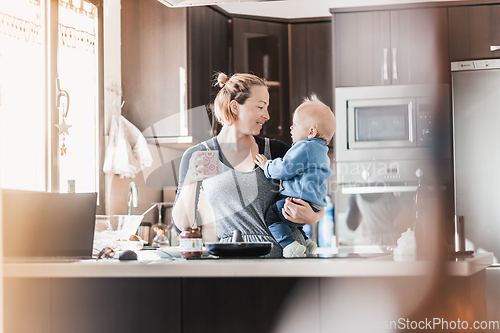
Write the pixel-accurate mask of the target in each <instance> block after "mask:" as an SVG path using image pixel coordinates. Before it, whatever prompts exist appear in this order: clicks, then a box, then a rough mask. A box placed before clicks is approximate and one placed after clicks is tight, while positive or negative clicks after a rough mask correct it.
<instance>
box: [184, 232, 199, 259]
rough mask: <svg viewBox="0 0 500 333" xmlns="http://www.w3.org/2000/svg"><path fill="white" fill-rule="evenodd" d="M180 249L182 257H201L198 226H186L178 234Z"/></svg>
mask: <svg viewBox="0 0 500 333" xmlns="http://www.w3.org/2000/svg"><path fill="white" fill-rule="evenodd" d="M180 238H181V239H180V250H181V257H183V258H199V257H201V252H202V250H201V248H202V245H203V240H202V238H201V230H200V228H198V227H194V228H190V227H188V228H186V229H185V230H183V231H182V233H181V236H180Z"/></svg>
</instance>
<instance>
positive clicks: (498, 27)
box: [448, 5, 500, 61]
mask: <svg viewBox="0 0 500 333" xmlns="http://www.w3.org/2000/svg"><path fill="white" fill-rule="evenodd" d="M448 15H449V30H450V60H451V61H457V60H473V59H489V58H500V5H482V6H459V7H450V8H449V9H448Z"/></svg>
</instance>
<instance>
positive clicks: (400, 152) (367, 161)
mask: <svg viewBox="0 0 500 333" xmlns="http://www.w3.org/2000/svg"><path fill="white" fill-rule="evenodd" d="M335 101H336V102H335V106H336V108H335V113H336V117H337V133H336V135H335V137H336V139H335V149H336V151H335V152H336V163H337V181H338V183H340V184H357V185H363V186H365V185H367V186H374V185H377V184H378V185H380V184H383V185H387V184H392V185H400V184H407V183H411V182H416V181H417V180H418V177H419V175H422V174H426V176H430V175H431V174H435V176H436V177H441V178H443V177H444V178H447V179H449V177H450V176H451V160H450V158H451V138H450V124H451V113H450V103H449V86H448V85H446V84H443V85H398V86H377V87H349V88H337V89H336V90H335Z"/></svg>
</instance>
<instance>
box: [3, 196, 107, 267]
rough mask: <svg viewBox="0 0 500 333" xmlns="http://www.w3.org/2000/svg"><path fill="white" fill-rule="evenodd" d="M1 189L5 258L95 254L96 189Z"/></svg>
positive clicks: (18, 259)
mask: <svg viewBox="0 0 500 333" xmlns="http://www.w3.org/2000/svg"><path fill="white" fill-rule="evenodd" d="M1 191H2V206H3V207H2V208H3V213H2V218H3V220H2V224H3V255H4V260H5V261H7V262H13V261H15V262H26V261H28V262H29V261H72V260H80V259H90V258H92V245H93V241H94V227H95V212H96V204H97V193H48V192H31V191H19V190H5V189H4V190H1Z"/></svg>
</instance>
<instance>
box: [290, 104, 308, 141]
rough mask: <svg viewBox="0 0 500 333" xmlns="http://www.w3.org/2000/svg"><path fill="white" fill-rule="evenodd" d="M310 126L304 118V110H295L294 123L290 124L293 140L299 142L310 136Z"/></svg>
mask: <svg viewBox="0 0 500 333" xmlns="http://www.w3.org/2000/svg"><path fill="white" fill-rule="evenodd" d="M309 129H310V126H308V122H307V120H306V119H304V112H302V114H301V112H299V110H297V111H295V113H294V114H293V123H292V126H290V134H291V135H292V142H297V141H300V140H304V139H307V138H308V135H309Z"/></svg>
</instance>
